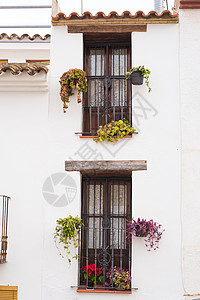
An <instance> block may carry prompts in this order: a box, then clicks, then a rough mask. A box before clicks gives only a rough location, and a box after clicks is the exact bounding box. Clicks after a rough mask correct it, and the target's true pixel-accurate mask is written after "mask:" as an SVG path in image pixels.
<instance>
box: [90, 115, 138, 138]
mask: <svg viewBox="0 0 200 300" xmlns="http://www.w3.org/2000/svg"><path fill="white" fill-rule="evenodd" d="M135 131H136V129H135V128H133V127H131V126H130V124H129V122H128V121H127V120H126V119H125V118H124V119H123V121H122V120H119V121H116V122H115V121H112V122H111V123H109V124H107V125H104V126H99V130H97V135H98V137H97V138H94V139H93V140H94V141H95V142H103V141H105V140H107V141H108V142H111V143H114V142H117V141H118V140H119V139H122V138H123V137H124V136H127V135H130V134H131V133H134V132H135Z"/></svg>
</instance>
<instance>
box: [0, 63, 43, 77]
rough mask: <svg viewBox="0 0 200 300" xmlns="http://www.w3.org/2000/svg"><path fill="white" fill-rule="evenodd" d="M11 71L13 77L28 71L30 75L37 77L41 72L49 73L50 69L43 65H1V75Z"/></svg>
mask: <svg viewBox="0 0 200 300" xmlns="http://www.w3.org/2000/svg"><path fill="white" fill-rule="evenodd" d="M8 70H9V71H11V73H12V74H13V75H18V74H20V73H22V72H23V71H26V72H27V74H28V75H31V76H33V75H35V74H37V73H39V72H40V71H45V72H46V73H47V72H48V68H47V67H46V66H45V65H42V64H27V63H26V64H9V63H8V64H0V75H1V74H2V73H5V72H6V71H8Z"/></svg>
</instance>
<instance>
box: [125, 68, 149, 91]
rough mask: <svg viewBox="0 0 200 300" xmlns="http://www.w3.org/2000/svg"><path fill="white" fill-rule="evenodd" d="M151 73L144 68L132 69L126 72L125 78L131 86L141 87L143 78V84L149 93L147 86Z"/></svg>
mask: <svg viewBox="0 0 200 300" xmlns="http://www.w3.org/2000/svg"><path fill="white" fill-rule="evenodd" d="M150 73H151V71H150V70H149V69H146V68H145V67H144V66H139V67H133V68H132V69H130V71H128V72H126V74H125V78H126V79H130V80H131V83H132V84H133V85H142V84H143V80H144V78H145V83H146V86H147V88H148V92H149V93H150V91H151V88H150V86H149V76H150Z"/></svg>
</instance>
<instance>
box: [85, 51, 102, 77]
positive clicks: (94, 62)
mask: <svg viewBox="0 0 200 300" xmlns="http://www.w3.org/2000/svg"><path fill="white" fill-rule="evenodd" d="M104 51H105V50H104V49H90V50H89V76H103V75H104V54H105V53H104Z"/></svg>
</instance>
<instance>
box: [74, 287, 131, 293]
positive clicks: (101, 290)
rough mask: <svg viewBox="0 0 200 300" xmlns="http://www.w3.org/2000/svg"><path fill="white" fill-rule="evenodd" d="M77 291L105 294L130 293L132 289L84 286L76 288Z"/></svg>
mask: <svg viewBox="0 0 200 300" xmlns="http://www.w3.org/2000/svg"><path fill="white" fill-rule="evenodd" d="M76 291H77V293H99V294H100V293H106V294H111V293H112V294H132V291H118V290H106V289H98V288H96V289H93V290H89V289H86V288H78V289H77V290H76Z"/></svg>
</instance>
